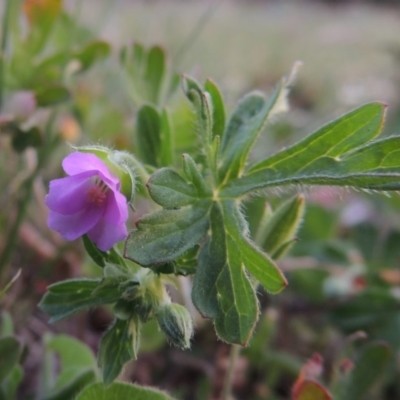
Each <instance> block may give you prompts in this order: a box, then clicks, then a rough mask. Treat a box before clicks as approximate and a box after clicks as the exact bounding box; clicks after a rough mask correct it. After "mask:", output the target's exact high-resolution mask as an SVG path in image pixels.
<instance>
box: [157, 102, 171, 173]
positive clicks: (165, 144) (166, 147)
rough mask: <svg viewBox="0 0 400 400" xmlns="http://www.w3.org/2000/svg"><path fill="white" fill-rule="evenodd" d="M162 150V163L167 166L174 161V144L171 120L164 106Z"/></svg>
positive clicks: (162, 114) (162, 115)
mask: <svg viewBox="0 0 400 400" xmlns="http://www.w3.org/2000/svg"><path fill="white" fill-rule="evenodd" d="M160 136H161V151H160V165H161V166H163V167H167V166H169V165H172V164H173V163H174V146H173V137H172V129H171V121H170V118H169V114H168V111H167V110H166V109H165V108H164V109H163V110H162V112H161V135H160Z"/></svg>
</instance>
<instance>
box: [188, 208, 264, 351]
mask: <svg viewBox="0 0 400 400" xmlns="http://www.w3.org/2000/svg"><path fill="white" fill-rule="evenodd" d="M210 225H211V236H210V238H209V239H208V241H207V243H206V244H205V245H204V246H203V248H202V250H201V252H200V255H199V259H198V267H197V271H196V275H195V277H194V281H193V289H192V299H193V303H194V304H195V306H196V307H197V309H198V310H199V312H200V313H201V314H202V315H203V316H205V317H209V318H213V319H215V328H216V330H217V333H218V335H219V337H220V338H221V339H222V340H225V341H227V342H230V343H240V344H246V343H247V341H248V340H249V338H250V336H251V334H252V332H253V329H254V326H255V323H256V322H257V319H258V304H257V298H256V295H255V292H254V289H253V287H252V285H251V283H250V281H249V279H248V277H247V276H246V273H245V271H244V269H243V266H242V263H241V254H240V251H239V249H238V248H237V245H236V243H235V242H234V241H233V240H232V239H231V238H229V237H227V234H226V231H225V228H224V220H223V213H222V209H221V206H220V204H218V203H214V204H213V207H212V211H211V215H210Z"/></svg>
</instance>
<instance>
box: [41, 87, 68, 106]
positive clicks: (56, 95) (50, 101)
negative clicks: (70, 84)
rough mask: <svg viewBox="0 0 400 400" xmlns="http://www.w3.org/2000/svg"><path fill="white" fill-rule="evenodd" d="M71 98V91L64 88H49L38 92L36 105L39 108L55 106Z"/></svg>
mask: <svg viewBox="0 0 400 400" xmlns="http://www.w3.org/2000/svg"><path fill="white" fill-rule="evenodd" d="M70 97H71V95H70V93H69V91H68V90H67V89H66V88H65V87H64V86H56V85H55V86H49V87H44V88H41V89H39V90H37V91H36V104H37V105H38V106H39V107H48V106H54V105H56V104H59V103H63V102H64V101H67V100H69V99H70Z"/></svg>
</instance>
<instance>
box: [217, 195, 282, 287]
mask: <svg viewBox="0 0 400 400" xmlns="http://www.w3.org/2000/svg"><path fill="white" fill-rule="evenodd" d="M223 213H224V223H225V227H226V232H227V235H228V236H229V237H230V238H231V240H232V242H234V245H235V246H236V247H237V248H238V250H239V252H240V259H241V262H242V266H243V267H244V268H246V269H247V270H248V271H249V272H250V273H251V274H252V275H253V276H254V277H255V278H256V279H257V281H259V282H260V283H261V284H262V285H263V287H264V288H265V289H266V290H267V291H269V292H271V293H279V292H280V291H281V290H282V289H284V288H285V287H286V285H287V282H286V279H285V277H284V276H283V274H282V272H281V271H280V270H279V268H278V267H277V266H276V265H275V263H274V262H273V261H272V260H271V258H270V257H269V256H268V255H267V254H266V253H263V252H262V251H261V250H259V249H258V248H257V247H256V246H255V244H254V243H252V242H251V241H250V239H249V238H248V237H247V227H245V228H244V225H245V222H244V221H243V222H240V221H241V219H243V216H242V215H241V214H240V211H239V210H238V208H237V206H236V205H235V203H234V202H230V201H229V202H224V203H223Z"/></svg>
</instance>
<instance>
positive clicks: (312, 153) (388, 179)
mask: <svg viewBox="0 0 400 400" xmlns="http://www.w3.org/2000/svg"><path fill="white" fill-rule="evenodd" d="M384 115H385V105H383V104H381V103H371V104H367V105H365V106H362V107H360V108H358V109H356V110H354V111H352V112H350V113H348V114H346V115H344V116H342V117H341V118H339V119H337V120H335V121H333V122H331V123H330V124H328V125H326V126H324V127H322V128H321V129H319V130H318V131H317V132H315V133H313V134H312V135H310V136H309V137H307V138H306V139H304V140H303V141H301V142H299V143H297V144H295V145H294V146H292V147H289V148H288V149H285V150H283V151H281V152H279V153H277V154H275V155H273V156H272V157H269V158H268V159H266V160H264V161H262V162H260V163H258V164H256V165H255V166H253V167H252V168H250V170H249V171H248V173H246V174H245V175H244V176H243V177H242V178H240V179H236V180H234V181H231V182H229V183H228V184H227V185H226V186H225V188H224V189H223V190H222V193H221V196H222V197H232V196H233V197H237V196H241V195H243V194H245V193H247V192H250V191H254V190H257V189H262V188H265V187H269V186H277V185H288V184H298V183H300V184H313V185H341V186H355V187H360V188H365V189H373V190H398V189H399V188H400V180H399V177H400V162H397V160H398V159H399V158H398V154H399V150H398V149H399V148H400V137H390V138H387V139H383V140H379V141H372V142H370V143H367V142H369V141H370V140H371V139H373V138H374V137H375V136H377V135H378V134H379V133H380V132H381V129H382V125H383V120H384ZM365 143H367V144H365ZM362 145H364V146H362ZM361 146H362V147H361Z"/></svg>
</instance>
